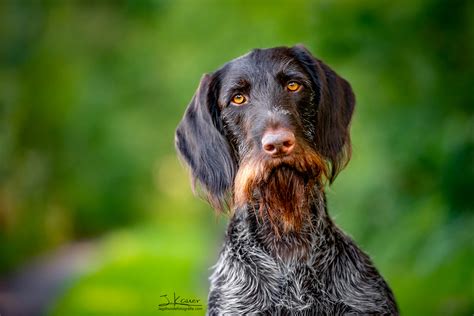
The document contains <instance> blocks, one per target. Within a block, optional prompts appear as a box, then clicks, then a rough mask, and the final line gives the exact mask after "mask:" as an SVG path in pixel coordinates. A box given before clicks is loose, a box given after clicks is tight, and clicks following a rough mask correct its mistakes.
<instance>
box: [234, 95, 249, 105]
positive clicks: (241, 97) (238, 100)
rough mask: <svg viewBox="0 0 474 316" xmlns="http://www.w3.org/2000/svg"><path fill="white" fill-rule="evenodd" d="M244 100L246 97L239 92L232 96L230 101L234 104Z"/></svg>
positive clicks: (241, 102)
mask: <svg viewBox="0 0 474 316" xmlns="http://www.w3.org/2000/svg"><path fill="white" fill-rule="evenodd" d="M245 101H247V99H245V97H244V96H243V95H241V94H236V95H234V96H233V97H232V103H234V104H243V103H245Z"/></svg>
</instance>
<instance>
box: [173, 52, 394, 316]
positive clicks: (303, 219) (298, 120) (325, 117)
mask: <svg viewBox="0 0 474 316" xmlns="http://www.w3.org/2000/svg"><path fill="white" fill-rule="evenodd" d="M292 81H295V82H298V83H299V84H300V89H299V90H298V91H296V92H291V91H288V89H287V87H288V86H287V85H288V83H289V82H292ZM236 94H240V95H244V96H245V97H246V102H245V104H238V105H236V104H233V103H232V100H233V99H232V97H233V96H235V95H236ZM354 106H355V97H354V93H353V91H352V88H351V87H350V84H349V83H348V82H347V81H346V80H344V79H343V78H342V77H340V76H339V75H337V74H336V73H335V72H334V71H333V70H332V69H330V68H329V67H328V66H327V65H325V64H324V63H323V62H322V61H320V60H318V59H316V58H314V57H313V56H312V55H311V53H310V52H309V51H308V50H307V49H306V48H304V47H302V46H295V47H292V48H288V47H278V48H272V49H256V50H254V51H252V52H251V53H249V54H247V55H245V56H243V57H240V58H237V59H235V60H233V61H231V62H229V63H227V64H226V65H224V66H223V67H222V68H220V69H219V70H217V71H216V72H214V73H212V74H209V75H205V76H204V77H203V78H202V80H201V83H200V86H199V88H198V90H197V91H196V94H195V95H194V97H193V99H192V101H191V103H190V104H189V106H188V108H187V110H186V113H185V116H184V117H183V119H182V121H181V122H180V124H179V126H178V129H177V131H176V147H177V150H178V152H179V153H180V156H181V157H182V158H183V160H184V161H185V162H186V164H187V165H188V166H189V167H190V170H191V176H192V179H193V183H194V184H197V185H198V186H199V187H200V189H201V190H200V192H202V193H203V195H204V198H206V199H207V201H208V202H209V203H210V204H211V205H212V206H213V207H214V208H215V209H216V210H217V211H225V210H226V209H230V212H229V214H230V223H229V226H228V230H227V235H226V239H225V243H224V245H223V249H222V251H221V254H220V257H219V260H218V262H217V263H216V265H215V266H214V272H213V274H212V276H211V278H210V280H211V288H210V293H209V300H208V314H209V315H247V314H251V315H398V309H397V305H396V302H395V299H394V296H393V294H392V292H391V290H390V288H389V287H388V285H387V284H386V283H385V281H384V279H383V278H382V277H381V276H380V274H379V273H378V272H377V270H376V269H375V267H374V266H373V264H372V262H371V261H370V259H369V257H368V256H367V255H366V254H365V253H364V252H362V251H361V250H360V249H359V248H358V247H357V246H356V245H355V243H354V242H353V241H352V239H351V238H349V237H348V236H347V235H345V234H344V233H343V232H342V231H341V230H340V229H339V228H337V227H336V226H335V224H334V223H333V222H332V220H331V218H330V217H329V215H328V212H327V207H326V205H327V204H326V198H325V194H324V187H325V184H326V183H329V184H330V183H332V181H333V180H334V179H335V178H336V176H337V174H338V173H339V172H340V171H341V170H342V169H343V168H344V167H345V165H346V163H347V162H348V160H349V158H350V153H351V146H350V134H349V125H350V121H351V117H352V113H353V110H354ZM278 128H285V129H287V130H289V131H291V132H292V133H293V134H294V136H295V139H296V142H295V149H294V150H293V151H292V152H291V154H287V155H285V156H284V157H273V156H272V157H269V155H267V154H266V153H265V152H264V151H262V137H263V135H264V134H265V133H266V131H267V130H268V129H278Z"/></svg>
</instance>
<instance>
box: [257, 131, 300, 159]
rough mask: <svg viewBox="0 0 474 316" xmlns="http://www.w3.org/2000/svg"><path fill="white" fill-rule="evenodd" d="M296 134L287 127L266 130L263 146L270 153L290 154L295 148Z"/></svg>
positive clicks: (273, 154)
mask: <svg viewBox="0 0 474 316" xmlns="http://www.w3.org/2000/svg"><path fill="white" fill-rule="evenodd" d="M295 142H296V140H295V134H293V133H292V132H290V131H289V130H287V129H277V130H270V131H267V132H265V134H263V137H262V148H263V150H264V151H265V153H267V154H268V155H271V156H280V155H289V154H290V153H291V152H292V151H293V148H295Z"/></svg>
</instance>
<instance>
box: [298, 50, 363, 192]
mask: <svg viewBox="0 0 474 316" xmlns="http://www.w3.org/2000/svg"><path fill="white" fill-rule="evenodd" d="M292 51H293V53H294V56H295V58H296V59H297V60H298V61H299V62H300V63H301V65H302V66H303V67H304V68H305V69H306V71H307V72H308V73H309V75H310V76H311V80H312V82H313V89H315V92H316V93H317V100H316V101H315V102H316V103H317V104H316V106H317V109H316V122H315V129H316V135H315V142H316V144H315V146H316V147H317V148H318V151H319V152H320V153H321V155H323V156H324V157H325V158H326V159H327V160H328V162H330V164H331V172H330V174H329V182H330V183H332V182H333V181H334V179H335V178H336V176H337V174H338V173H339V171H341V170H342V169H343V168H344V167H345V166H346V164H347V162H348V161H349V159H350V156H351V141H350V134H349V123H350V121H351V117H352V113H353V112H354V106H355V96H354V93H353V91H352V88H351V86H350V84H349V83H348V82H347V81H346V80H344V79H343V78H341V77H340V76H339V75H337V74H336V73H335V72H334V71H333V70H332V69H331V68H329V67H328V66H327V65H326V64H324V63H323V62H322V61H321V60H319V59H317V58H315V57H314V56H313V55H312V54H311V53H310V52H309V51H308V49H306V48H305V47H304V46H302V45H297V46H295V47H293V48H292Z"/></svg>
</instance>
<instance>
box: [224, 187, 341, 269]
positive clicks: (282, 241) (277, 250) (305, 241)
mask: <svg viewBox="0 0 474 316" xmlns="http://www.w3.org/2000/svg"><path fill="white" fill-rule="evenodd" d="M307 205H308V206H307V207H308V216H307V219H306V220H305V221H304V222H303V223H302V226H301V227H300V228H299V229H298V230H290V231H287V232H283V231H281V230H280V231H277V230H275V223H271V222H270V221H269V219H268V218H267V217H265V216H261V215H262V214H260V213H259V212H262V211H264V210H260V209H258V206H255V205H247V207H245V208H241V209H238V210H236V211H235V214H234V216H233V218H232V220H231V223H230V224H229V231H228V235H229V237H230V238H239V236H241V237H242V236H251V238H250V239H249V242H252V243H253V242H255V243H256V245H255V246H257V247H261V248H263V249H264V250H265V251H266V252H267V253H269V254H270V255H271V256H273V257H275V258H278V259H281V260H282V261H284V262H301V261H305V260H309V259H310V257H311V253H312V252H313V251H314V250H315V249H316V248H320V247H324V246H323V245H322V243H325V242H327V241H328V237H329V238H330V237H331V234H332V233H331V232H332V230H333V228H334V224H333V223H332V220H331V219H330V217H329V215H328V213H327V207H326V197H325V194H324V191H323V190H322V189H321V188H320V186H315V187H314V190H312V192H311V194H310V197H308V203H307ZM239 231H240V233H239Z"/></svg>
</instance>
